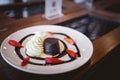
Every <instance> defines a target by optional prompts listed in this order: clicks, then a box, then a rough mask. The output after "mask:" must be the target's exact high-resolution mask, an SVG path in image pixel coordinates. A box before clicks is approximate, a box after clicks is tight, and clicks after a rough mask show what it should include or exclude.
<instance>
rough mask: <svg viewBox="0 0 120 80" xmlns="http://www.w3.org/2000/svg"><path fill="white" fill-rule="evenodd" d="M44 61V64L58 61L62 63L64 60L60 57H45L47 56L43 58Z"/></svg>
mask: <svg viewBox="0 0 120 80" xmlns="http://www.w3.org/2000/svg"><path fill="white" fill-rule="evenodd" d="M45 62H46V64H58V63H62V62H64V61H62V60H60V59H58V58H51V57H47V58H46V59H45Z"/></svg>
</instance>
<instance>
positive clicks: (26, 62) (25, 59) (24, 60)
mask: <svg viewBox="0 0 120 80" xmlns="http://www.w3.org/2000/svg"><path fill="white" fill-rule="evenodd" d="M29 60H30V58H29V57H28V56H27V57H25V58H24V59H23V60H22V62H21V66H25V65H27V64H28V62H29Z"/></svg>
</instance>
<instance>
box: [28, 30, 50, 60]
mask: <svg viewBox="0 0 120 80" xmlns="http://www.w3.org/2000/svg"><path fill="white" fill-rule="evenodd" d="M48 37H49V35H48V34H47V32H39V33H36V34H35V36H33V37H32V38H31V39H30V40H29V41H28V42H27V44H26V49H27V50H26V54H27V55H29V56H32V57H43V58H45V57H46V56H50V55H46V54H45V53H44V47H43V41H44V40H45V39H46V38H48Z"/></svg>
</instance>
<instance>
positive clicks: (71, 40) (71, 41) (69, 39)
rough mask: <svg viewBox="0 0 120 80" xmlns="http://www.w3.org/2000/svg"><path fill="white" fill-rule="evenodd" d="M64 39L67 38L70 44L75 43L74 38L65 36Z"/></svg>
mask: <svg viewBox="0 0 120 80" xmlns="http://www.w3.org/2000/svg"><path fill="white" fill-rule="evenodd" d="M64 40H66V41H67V42H68V43H70V44H74V43H75V42H74V40H73V39H71V38H64Z"/></svg>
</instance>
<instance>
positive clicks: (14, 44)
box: [8, 40, 23, 48]
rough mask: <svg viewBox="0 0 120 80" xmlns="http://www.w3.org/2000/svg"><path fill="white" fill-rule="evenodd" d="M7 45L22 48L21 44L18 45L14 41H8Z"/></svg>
mask: <svg viewBox="0 0 120 80" xmlns="http://www.w3.org/2000/svg"><path fill="white" fill-rule="evenodd" d="M8 43H9V44H10V45H12V46H16V47H20V48H22V47H23V45H22V44H20V43H19V42H17V41H15V40H9V41H8Z"/></svg>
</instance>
